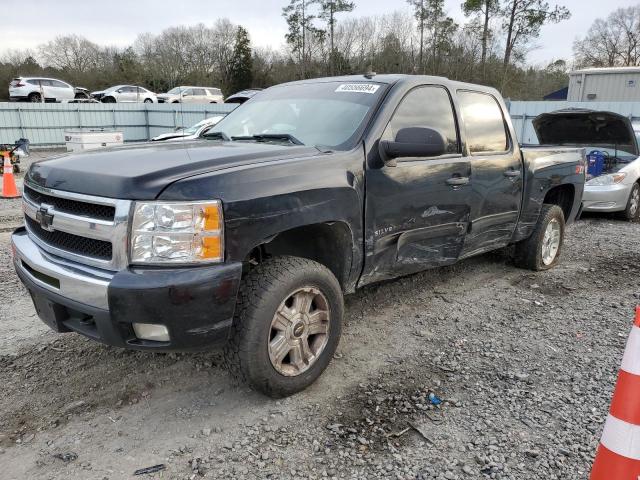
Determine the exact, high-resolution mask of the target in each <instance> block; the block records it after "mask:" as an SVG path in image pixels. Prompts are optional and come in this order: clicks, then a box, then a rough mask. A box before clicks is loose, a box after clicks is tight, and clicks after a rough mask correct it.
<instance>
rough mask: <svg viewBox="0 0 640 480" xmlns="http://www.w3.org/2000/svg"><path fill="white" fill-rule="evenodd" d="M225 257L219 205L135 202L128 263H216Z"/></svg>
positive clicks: (214, 202) (215, 202) (213, 201)
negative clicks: (129, 261)
mask: <svg viewBox="0 0 640 480" xmlns="http://www.w3.org/2000/svg"><path fill="white" fill-rule="evenodd" d="M223 260H224V237H223V219H222V204H221V203H220V201H219V200H212V201H205V202H136V204H135V209H134V212H133V224H132V226H131V263H144V264H167V263H169V264H176V263H219V262H222V261H223Z"/></svg>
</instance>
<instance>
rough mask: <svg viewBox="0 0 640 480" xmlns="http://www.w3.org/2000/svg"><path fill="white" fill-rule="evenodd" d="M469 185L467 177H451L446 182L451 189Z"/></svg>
mask: <svg viewBox="0 0 640 480" xmlns="http://www.w3.org/2000/svg"><path fill="white" fill-rule="evenodd" d="M468 183H469V177H451V178H449V179H448V180H447V184H448V185H451V186H452V187H461V186H462V185H467V184H468Z"/></svg>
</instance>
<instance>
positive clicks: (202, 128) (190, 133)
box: [151, 115, 224, 142]
mask: <svg viewBox="0 0 640 480" xmlns="http://www.w3.org/2000/svg"><path fill="white" fill-rule="evenodd" d="M223 118H224V115H216V116H215V117H209V118H205V119H204V120H202V121H200V122H198V123H196V124H195V125H192V126H191V127H189V128H178V129H176V131H175V132H169V133H163V134H161V135H158V136H156V137H153V138H152V139H151V141H152V142H158V141H164V140H194V139H196V138H198V137H199V136H200V135H202V134H203V133H204V132H206V131H207V130H208V129H209V128H211V127H213V126H214V125H215V124H217V123H218V122H219V121H220V120H222V119H223Z"/></svg>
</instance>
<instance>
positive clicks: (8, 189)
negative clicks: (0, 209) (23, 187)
mask: <svg viewBox="0 0 640 480" xmlns="http://www.w3.org/2000/svg"><path fill="white" fill-rule="evenodd" d="M3 169H4V173H3V174H2V197H3V198H17V197H19V196H20V192H18V187H17V186H16V179H15V178H14V176H13V165H12V164H11V158H9V155H8V154H7V153H5V154H4V165H3Z"/></svg>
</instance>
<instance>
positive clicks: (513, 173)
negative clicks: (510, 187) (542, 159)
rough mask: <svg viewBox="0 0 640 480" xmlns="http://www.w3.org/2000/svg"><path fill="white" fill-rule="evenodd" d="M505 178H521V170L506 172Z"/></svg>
mask: <svg viewBox="0 0 640 480" xmlns="http://www.w3.org/2000/svg"><path fill="white" fill-rule="evenodd" d="M504 176H505V177H510V178H515V177H519V176H520V170H505V171H504Z"/></svg>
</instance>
